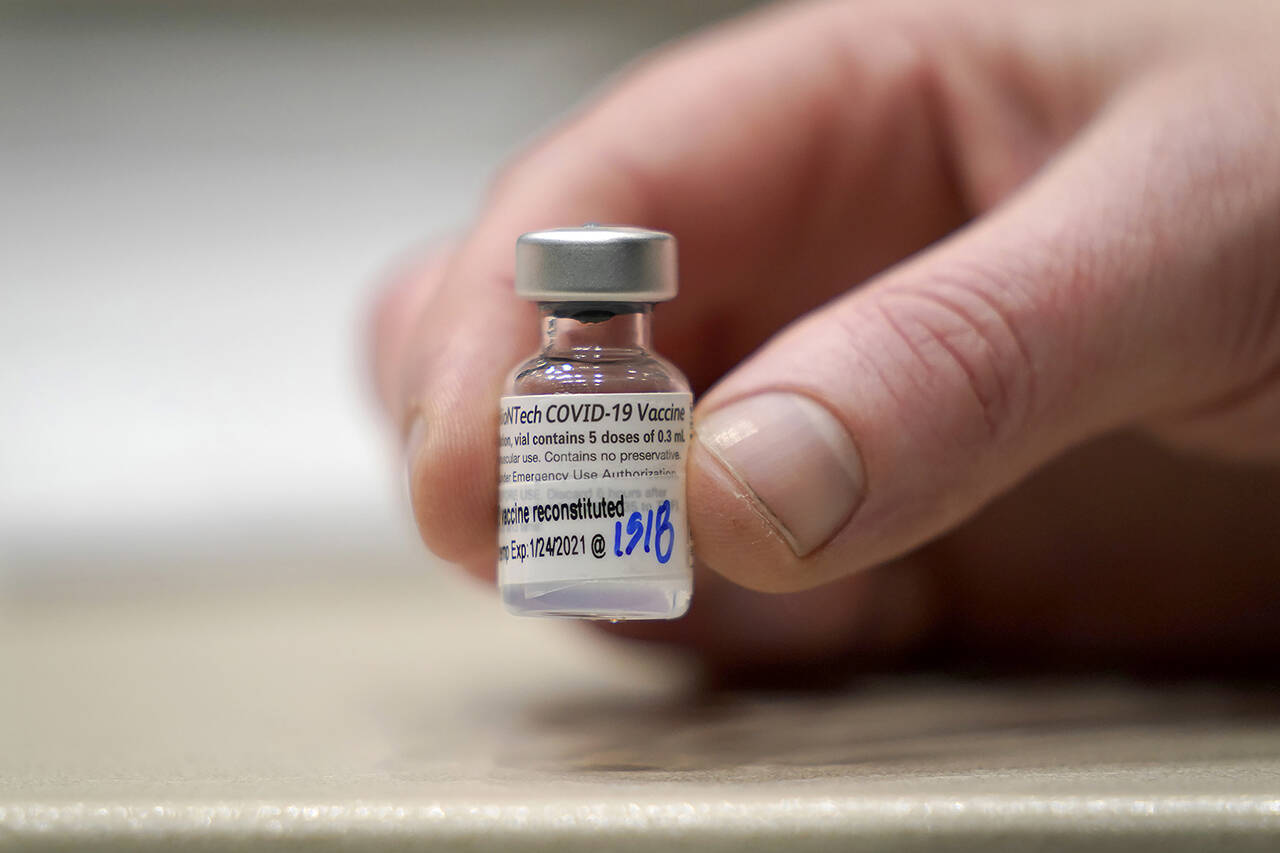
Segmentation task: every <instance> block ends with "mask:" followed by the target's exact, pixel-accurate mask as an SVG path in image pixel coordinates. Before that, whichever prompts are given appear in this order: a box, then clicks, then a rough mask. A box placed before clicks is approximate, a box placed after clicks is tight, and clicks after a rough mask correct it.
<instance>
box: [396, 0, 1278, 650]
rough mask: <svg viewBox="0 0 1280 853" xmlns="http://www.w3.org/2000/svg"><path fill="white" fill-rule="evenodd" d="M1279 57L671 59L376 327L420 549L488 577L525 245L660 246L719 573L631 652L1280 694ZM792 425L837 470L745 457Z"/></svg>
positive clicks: (980, 21) (526, 182) (948, 6)
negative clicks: (1133, 676) (675, 249)
mask: <svg viewBox="0 0 1280 853" xmlns="http://www.w3.org/2000/svg"><path fill="white" fill-rule="evenodd" d="M1278 44H1280V4H1275V3H1267V2H1259V3H1245V2H1230V3H1187V4H1177V3H1163V2H1162V3H1155V2H1150V3H1147V2H989V3H962V2H945V0H942V1H940V2H934V1H933V0H909V2H897V3H890V2H886V3H877V2H841V3H801V4H794V5H791V4H788V5H782V6H777V7H772V8H768V9H765V10H762V11H760V12H757V13H754V14H751V15H749V16H747V17H745V18H743V19H741V20H738V21H735V22H731V23H729V24H727V25H724V26H721V27H719V28H716V29H714V30H712V31H709V32H706V33H703V34H700V35H697V36H695V37H692V38H689V39H685V40H683V41H681V42H679V43H677V44H674V45H672V46H669V47H666V48H664V49H662V50H660V51H658V52H656V53H655V54H653V55H651V56H649V57H646V58H645V59H643V60H642V61H640V62H639V63H637V64H636V65H635V66H634V67H633V68H632V69H630V71H629V72H628V73H626V74H624V75H623V76H622V77H621V79H620V80H619V81H618V82H617V83H616V84H615V85H613V86H611V87H610V88H609V89H607V90H606V91H604V92H602V93H601V94H599V95H598V96H597V97H596V98H595V99H594V100H592V101H591V102H590V103H588V104H586V105H584V106H583V107H582V108H581V110H579V111H578V112H577V113H576V114H574V115H573V116H571V117H570V118H569V120H567V121H566V122H564V123H563V124H562V125H561V126H559V127H558V128H556V129H554V130H553V131H552V132H550V133H549V134H547V135H546V136H545V137H544V138H543V139H541V140H540V141H538V142H537V143H536V144H535V145H533V146H532V147H531V148H530V149H529V150H528V151H526V152H525V153H524V154H523V155H521V156H520V157H518V158H517V159H516V160H515V161H514V162H513V163H511V164H510V165H509V166H508V167H507V168H505V169H504V170H503V172H502V173H501V175H500V176H499V177H498V178H497V180H496V181H495V182H494V184H493V187H492V190H491V192H490V193H489V194H488V197H487V199H486V201H485V204H484V205H483V208H482V211H481V213H480V214H479V216H478V217H477V218H476V220H475V221H474V222H473V223H472V224H471V225H470V227H469V228H468V229H467V231H466V232H465V233H464V234H462V235H461V236H460V237H459V238H458V239H456V240H453V241H450V242H448V243H447V244H442V245H441V246H440V247H439V248H438V249H437V250H436V251H434V252H433V253H431V254H430V256H429V257H427V258H426V259H424V260H422V261H421V262H418V263H414V264H411V265H409V266H408V267H407V268H406V269H404V270H403V271H401V272H400V273H399V274H398V275H397V276H396V278H395V281H394V282H393V284H392V285H391V286H390V287H389V288H388V289H387V290H386V292H385V294H384V296H383V298H382V299H381V300H380V302H379V305H378V308H377V314H376V319H375V350H376V356H375V362H376V377H377V382H378V388H379V391H380V394H381V396H382V399H383V401H384V402H385V405H386V407H387V410H388V411H389V412H390V414H391V416H392V418H393V419H394V421H395V422H396V423H397V424H398V425H400V426H401V428H402V430H403V434H404V436H405V437H406V442H407V447H408V454H407V459H408V465H409V478H410V484H411V493H412V498H413V503H414V510H415V514H416V518H417V521H418V525H419V528H420V529H421V532H422V536H423V538H424V540H425V541H426V543H427V545H428V546H429V547H430V548H431V549H432V550H433V551H434V552H435V553H436V554H438V555H439V556H441V557H443V558H444V559H446V560H449V561H453V562H456V563H457V564H459V565H461V566H463V567H464V568H465V569H466V570H467V571H469V572H471V573H473V574H475V575H477V576H480V577H483V578H491V577H492V575H493V571H494V565H495V538H496V526H495V525H496V521H495V518H496V516H495V512H496V510H495V507H496V500H497V498H496V486H495V477H496V452H495V445H496V431H497V421H496V416H497V398H498V396H499V393H500V388H501V385H502V382H503V380H504V377H505V375H506V373H507V372H508V371H509V370H510V368H511V367H512V366H513V365H514V364H516V363H517V362H519V361H521V360H522V359H523V358H525V357H527V356H528V355H529V353H530V352H532V351H533V350H534V348H535V347H536V344H537V334H538V322H537V315H536V310H535V309H534V308H533V307H532V306H529V305H526V304H523V303H521V302H519V301H518V300H517V299H515V298H514V296H513V294H512V286H511V279H512V274H513V244H514V240H515V238H516V237H517V236H518V235H519V234H520V233H522V232H525V231H529V230H534V229H537V228H544V227H553V226H561V225H573V224H580V223H583V222H588V221H591V222H608V223H625V224H633V225H642V226H646V227H651V228H660V229H664V230H668V231H671V232H672V233H674V234H675V235H676V236H677V238H678V239H679V241H680V260H681V282H682V293H681V296H680V298H679V301H678V302H676V303H674V304H673V305H672V306H669V307H664V308H659V310H658V312H657V315H656V318H655V333H656V334H655V336H656V346H657V349H658V350H659V351H660V352H662V353H663V354H664V355H665V356H667V357H668V358H670V359H671V360H672V361H674V362H675V363H677V364H679V365H680V366H681V367H682V368H683V369H684V370H685V371H686V372H687V373H688V374H689V376H690V378H691V380H692V381H693V384H694V386H695V390H696V391H698V392H699V394H700V396H699V399H698V406H697V410H696V414H695V429H696V430H697V432H698V435H699V439H698V442H697V443H696V444H695V445H694V446H693V448H692V451H691V454H690V460H689V513H690V515H689V518H690V525H691V529H692V533H693V537H694V541H695V543H696V548H697V554H698V558H699V567H698V580H697V591H696V594H695V598H694V602H695V603H694V607H693V609H692V611H691V613H690V615H689V616H688V617H687V618H686V619H684V620H681V621H679V622H675V623H670V624H646V625H637V626H625V627H623V628H622V629H621V632H622V633H624V634H628V635H631V636H637V637H645V638H650V639H660V640H667V641H671V642H673V643H678V644H680V645H684V646H687V647H689V648H692V649H694V650H696V651H697V652H699V653H700V654H701V655H703V656H704V658H705V659H707V660H708V661H710V662H712V663H713V664H715V665H718V666H722V667H729V668H741V667H776V666H788V665H799V664H805V663H813V662H818V661H827V660H834V659H841V660H844V659H848V660H854V661H858V662H859V663H861V664H875V665H881V664H892V663H893V662H895V661H899V660H902V659H904V658H905V657H906V656H908V655H910V654H912V653H914V652H917V651H919V650H921V649H933V650H935V651H938V650H940V651H941V652H943V653H945V654H948V655H951V656H956V657H960V658H972V659H979V660H984V661H986V660H996V661H1010V662H1014V663H1019V664H1029V665H1033V666H1035V665H1042V664H1044V665H1050V664H1052V665H1057V664H1060V663H1069V664H1075V663H1084V664H1089V665H1107V666H1110V665H1123V666H1127V665H1130V664H1133V665H1157V666H1166V665H1172V666H1182V665H1191V666H1210V667H1220V666H1224V665H1232V666H1238V665H1241V664H1244V665H1246V666H1247V665H1250V664H1254V665H1259V666H1268V665H1270V664H1269V661H1270V659H1271V658H1273V657H1274V652H1276V651H1277V650H1280V464H1278V463H1280V50H1278V49H1277V47H1276V45H1278ZM761 395H769V396H764V397H762V396H761ZM796 400H799V401H800V402H799V403H796V402H794V401H796ZM753 401H754V402H753ZM788 401H792V402H788ZM762 406H763V407H764V408H761V407H762ZM776 412H790V413H791V416H792V417H793V418H794V417H796V416H797V415H796V412H800V413H801V414H802V415H803V416H804V418H806V419H807V422H812V423H814V424H818V425H819V427H820V429H818V433H819V434H820V435H821V436H823V438H822V440H821V441H820V442H818V443H816V444H814V445H813V448H816V449H814V453H815V454H817V456H816V457H814V458H811V459H810V458H798V457H797V458H793V459H791V458H789V459H783V460H782V461H780V462H777V463H775V466H781V468H780V470H782V471H783V472H784V473H779V471H773V470H764V469H761V468H760V466H761V465H766V466H767V465H768V464H769V463H768V462H767V460H766V461H765V462H761V461H760V460H761V459H762V458H764V457H763V456H762V455H761V454H760V453H756V454H755V455H754V456H752V455H751V453H749V452H748V453H745V455H744V447H745V448H746V449H747V451H750V450H751V446H749V445H742V444H735V441H737V439H736V438H734V436H740V435H742V434H743V432H742V430H741V429H738V430H737V431H736V432H735V428H736V427H735V425H736V426H738V427H740V426H741V425H742V424H743V423H747V422H750V423H751V424H754V426H757V427H760V430H762V431H763V432H762V433H761V434H765V435H766V437H767V433H768V431H769V429H771V428H774V427H770V423H772V422H771V421H770V420H768V418H772V417H774V413H776ZM761 413H766V414H767V417H766V418H765V420H760V416H761ZM752 418H755V420H752ZM762 424H763V426H761V425H762ZM776 428H777V429H779V430H780V429H781V427H776ZM748 432H750V430H748ZM769 447H770V448H773V449H771V450H770V452H769V453H768V454H765V456H768V458H774V456H778V455H779V454H781V455H782V456H785V455H786V452H790V451H785V450H779V451H777V452H776V453H775V452H774V451H775V450H776V448H774V447H773V445H770V446H769ZM758 449H759V446H757V447H756V450H758ZM794 452H796V453H799V452H800V451H794ZM819 457H820V458H819ZM779 458H781V457H780V456H779ZM753 460H754V461H753ZM785 471H798V472H801V473H803V472H806V471H811V472H813V474H814V477H809V478H807V479H806V478H805V477H796V476H793V477H791V479H788V478H787V475H786V474H785ZM831 472H836V473H831ZM815 478H816V479H815ZM828 479H829V480H830V482H828ZM815 482H816V485H815ZM446 486H447V488H446Z"/></svg>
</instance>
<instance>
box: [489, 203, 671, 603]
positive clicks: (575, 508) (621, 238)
mask: <svg viewBox="0 0 1280 853" xmlns="http://www.w3.org/2000/svg"><path fill="white" fill-rule="evenodd" d="M515 289H516V293H517V295H519V296H521V297H523V298H525V299H529V300H532V301H534V302H537V303H538V305H539V307H540V309H541V311H542V348H541V350H540V351H539V352H538V353H537V354H536V355H534V356H533V357H532V358H530V359H529V360H528V361H526V362H524V363H523V364H521V365H520V366H518V367H517V368H516V369H515V370H514V371H513V372H512V374H511V376H510V378H509V380H508V383H507V387H506V390H505V393H504V396H503V397H502V401H501V411H500V424H501V426H500V439H499V441H500V447H499V475H498V494H499V501H498V503H499V506H498V584H499V586H500V588H501V591H502V600H503V602H504V604H505V605H506V607H507V609H508V610H510V611H511V612H512V613H516V614H519V615H522V616H561V617H575V618H580V619H608V620H612V621H620V620H624V619H675V618H677V617H679V616H682V615H683V614H684V612H685V611H686V610H687V609H688V608H689V599H690V597H691V595H692V593H693V573H692V563H693V554H692V548H691V546H690V542H689V529H688V523H687V521H686V513H685V462H686V460H687V457H688V443H689V439H690V437H691V432H692V423H693V422H692V411H693V395H692V394H691V393H690V390H689V383H688V380H686V379H685V378H684V376H683V375H682V374H681V373H680V371H679V370H677V369H676V368H675V367H674V366H673V365H672V364H671V363H670V362H668V361H666V360H665V359H663V358H662V357H661V356H659V355H657V354H656V353H654V352H653V351H652V349H651V348H650V323H651V320H652V315H653V306H654V304H655V303H657V302H664V301H666V300H669V299H672V298H673V297H674V296H675V295H676V245H675V239H674V238H673V237H672V236H671V235H670V234H666V233H664V232H661V231H649V230H645V229H641V228H625V227H605V226H596V225H587V226H583V227H581V228H556V229H551V230H546V231H535V232H532V233H529V234H525V235H524V236H522V237H521V238H520V239H519V240H518V241H517V242H516V276H515Z"/></svg>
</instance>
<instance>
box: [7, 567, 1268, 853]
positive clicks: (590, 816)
mask: <svg viewBox="0 0 1280 853" xmlns="http://www.w3.org/2000/svg"><path fill="white" fill-rule="evenodd" d="M0 672H2V673H3V690H2V691H0V849H43V848H65V847H74V848H92V849H137V848H139V847H141V846H144V845H146V844H148V843H150V844H152V845H154V846H156V847H170V846H172V845H174V844H175V843H178V842H183V843H187V844H194V845H196V846H200V847H202V848H204V849H233V848H239V849H282V848H291V847H293V846H300V845H304V844H305V845H306V846H307V847H308V849H328V848H342V849H369V850H373V849H378V850H383V849H402V848H406V847H415V848H418V849H422V848H423V847H426V848H428V849H438V850H464V849H465V850H474V849H490V848H493V849H504V850H526V849H546V850H602V849H647V848H650V847H653V848H657V847H661V848H663V849H668V850H682V849H698V850H712V849H725V850H728V849H734V850H739V849H761V850H772V849H787V850H809V849H829V848H842V849H850V848H856V849H886V850H915V849H965V850H968V849H972V850H997V849H999V850H1003V849H1009V850H1023V849H1085V848H1088V849H1090V850H1098V849H1117V850H1132V849H1146V848H1152V849H1154V848H1160V849H1163V850H1181V849H1186V850H1199V849H1205V848H1206V847H1207V846H1210V845H1212V844H1219V843H1222V842H1231V843H1232V846H1233V848H1234V849H1275V848H1277V847H1278V846H1280V726H1278V725H1277V720H1280V710H1278V709H1280V701H1277V700H1276V698H1275V697H1274V696H1272V695H1269V693H1268V692H1267V691H1266V690H1263V689H1260V688H1258V687H1256V686H1255V687H1252V688H1243V687H1227V686H1222V685H1208V684H1178V685H1168V686H1162V687H1151V686H1146V687H1143V686H1136V685H1133V684H1130V683H1127V682H1123V681H1113V680H1106V681H1099V680H1094V681H1091V682H1088V683H1085V682H1074V683H1073V682H1062V681H1033V682H1028V681H1014V682H1009V681H1003V682H975V681H963V680H953V679H944V678H911V679H902V680H893V679H890V680H884V679H881V680H876V681H874V682H871V683H866V684H861V685H855V686H852V687H850V688H849V689H848V690H847V691H844V692H841V693H835V694H830V693H829V694H816V695H794V694H790V695H784V694H768V693H750V694H708V693H705V692H700V691H698V690H697V689H696V688H695V687H694V684H693V682H692V679H691V677H690V673H689V672H687V671H686V670H684V669H683V668H681V667H680V666H678V665H677V664H676V663H675V662H673V661H670V660H668V659H666V658H663V657H659V656H656V655H655V654H654V653H652V652H649V651H644V650H637V649H634V648H632V647H630V646H626V645H623V644H620V643H617V642H613V641H605V640H603V639H599V638H597V637H594V636H592V635H591V634H590V633H589V632H587V631H585V630H583V628H582V626H578V625H571V624H564V623H550V622H540V621H535V620H521V619H516V618H513V617H508V616H506V615H505V614H504V613H502V612H501V611H500V609H499V608H498V606H497V604H496V601H495V600H494V599H493V597H492V596H491V594H490V592H489V591H488V590H481V589H478V588H476V587H474V586H472V585H470V584H468V583H466V582H463V581H453V580H444V579H440V578H435V577H424V578H423V579H422V580H408V579H387V578H382V579H380V580H377V581H375V582H369V583H363V584H362V583H356V582H342V583H340V582H337V581H326V582H313V583H302V582H299V583H297V584H296V585H290V584H288V583H283V582H273V583H271V584H264V585H263V586H262V587H261V588H248V587H246V588H244V589H241V590H240V591H239V592H235V591H232V590H228V589H226V588H225V587H222V588H219V589H218V591H216V592H207V593H201V592H199V591H197V590H194V589H188V590H185V591H184V590H182V589H181V588H178V589H169V590H166V591H151V592H145V593H135V594H130V595H126V594H124V591H121V592H120V593H119V594H116V595H101V594H99V595H95V596H91V597H81V598H67V597H65V596H63V597H49V596H48V595H47V594H41V595H40V596H35V595H32V594H30V593H21V592H14V593H11V594H9V595H7V596H6V597H5V598H3V599H2V602H0ZM854 842H857V843H856V844H855V843H854Z"/></svg>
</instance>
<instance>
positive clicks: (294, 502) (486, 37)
mask: <svg viewBox="0 0 1280 853" xmlns="http://www.w3.org/2000/svg"><path fill="white" fill-rule="evenodd" d="M747 5H749V4H747V3H744V2H740V0H703V2H697V3H686V2H678V0H661V2H646V3H643V4H640V3H627V2H587V1H586V0H582V1H581V2H546V1H545V0H537V2H517V0H511V2H452V3H449V2H422V3H380V4H379V3H374V4H369V3H354V2H351V3H340V2H323V3H322V2H297V3H275V4H256V3H160V2H157V3H127V4H122V3H88V2H86V3H70V4H68V3H0V249H2V251H0V580H6V581H9V582H11V583H17V584H22V585H24V586H26V585H29V584H33V583H35V584H62V585H64V586H67V587H72V588H81V587H83V585H84V584H85V582H86V581H88V580H98V581H105V582H108V583H112V582H114V581H115V580H117V579H119V578H122V577H125V576H131V577H135V578H137V577H142V578H144V579H146V580H147V581H148V582H159V581H161V580H170V581H171V580H174V579H177V580H179V581H181V582H184V583H185V582H188V581H190V580H192V579H194V578H201V579H203V578H206V577H209V576H214V575H216V576H218V577H222V576H225V575H226V574H228V573H233V574H234V573H236V572H251V573H252V574H253V575H254V576H258V575H260V574H261V573H264V572H265V573H269V572H272V571H287V572H292V573H303V574H305V573H324V572H330V573H337V572H380V571H385V572H396V571H406V570H407V571H414V570H416V569H417V568H418V567H420V566H422V565H423V564H424V563H426V562H427V560H428V558H427V557H426V556H425V554H424V553H423V552H422V551H421V550H420V549H419V548H418V546H417V545H416V544H415V542H414V540H413V534H412V531H411V525H410V524H409V522H408V520H407V518H408V516H407V513H406V511H405V509H404V507H403V498H402V494H401V492H402V484H401V483H400V482H399V481H398V480H397V478H396V471H397V470H398V469H397V467H396V456H395V450H394V448H393V446H392V443H391V441H390V438H389V436H388V435H387V433H386V431H385V428H384V427H383V425H382V424H381V423H380V422H379V420H378V418H377V414H376V411H375V409H374V406H373V402H372V396H371V393H370V392H369V390H368V385H367V382H366V379H365V373H364V369H365V365H364V357H365V351H364V344H365V341H364V336H365V322H366V314H367V304H368V301H369V298H370V295H371V292H372V282H374V281H375V280H376V279H377V278H378V277H379V275H380V274H381V273H382V272H384V271H385V270H386V268H387V266H388V265H389V264H390V263H391V262H393V261H394V259H395V258H396V257H397V256H398V255H402V254H403V253H405V252H406V251H409V250H411V249H412V248H413V247H414V246H415V245H417V244H420V243H422V242H424V241H425V240H427V239H429V238H431V237H432V236H433V235H438V234H441V233H445V232H448V231H449V230H451V229H455V228H457V227H459V226H460V225H462V224H463V223H465V222H466V221H467V219H468V217H469V216H470V215H472V213H473V212H474V209H475V205H476V203H477V200H478V199H479V197H480V194H481V192H482V191H483V189H484V186H485V183H486V181H487V179H488V176H489V175H490V173H491V172H492V170H493V169H494V168H495V167H496V166H497V165H498V164H500V163H501V162H502V160H503V159H504V158H505V157H506V156H507V155H509V154H510V153H512V152H513V151H515V150H517V149H518V148H519V147H520V146H521V145H522V143H524V142H525V141H527V140H528V139H530V137H532V136H533V135H534V134H536V133H537V132H538V131H539V130H541V129H543V128H545V127H546V126H548V125H549V124H550V123H551V122H553V121H554V120H555V118H556V117H557V116H558V115H560V114H562V113H563V112H564V111H565V110H566V109H568V108H570V107H571V106H572V105H573V104H574V103H575V102H576V101H578V100H579V99H580V98H581V97H582V96H584V95H585V94H587V93H590V92H591V91H593V90H595V89H597V88H598V87H599V86H601V85H602V84H604V83H605V82H606V81H607V80H608V78H609V77H610V75H611V74H613V73H614V72H615V71H616V70H617V69H618V68H619V67H620V66H622V65H624V64H625V63H626V62H628V61H630V60H631V59H633V58H634V57H636V56H637V55H639V54H640V53H642V52H644V51H645V50H647V49H649V48H651V47H653V46H655V45H657V44H659V43H661V42H664V41H666V40H668V39H670V38H673V37H676V36H678V35H680V34H681V33H684V32H686V31H688V30H691V29H694V28H696V27H698V26H700V25H702V24H705V23H708V22H710V21H712V20H714V19H717V18H721V17H725V16H728V15H731V14H733V13H734V12H737V11H739V10H741V9H742V8H744V7H745V6H747Z"/></svg>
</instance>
